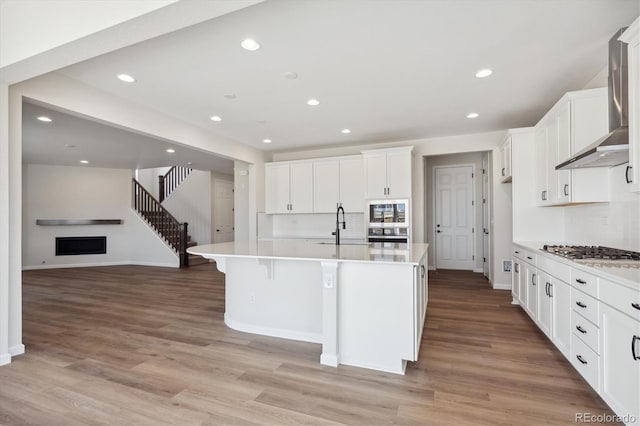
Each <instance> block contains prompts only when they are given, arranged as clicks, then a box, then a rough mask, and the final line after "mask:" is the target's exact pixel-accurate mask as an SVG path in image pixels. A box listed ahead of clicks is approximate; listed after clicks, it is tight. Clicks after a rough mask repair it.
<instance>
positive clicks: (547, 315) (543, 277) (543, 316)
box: [536, 271, 553, 338]
mask: <svg viewBox="0 0 640 426" xmlns="http://www.w3.org/2000/svg"><path fill="white" fill-rule="evenodd" d="M538 283H539V285H538V286H537V287H538V306H537V308H538V312H537V314H536V320H537V322H538V327H539V328H540V330H542V332H543V333H544V334H546V335H547V337H549V338H551V323H552V312H553V310H552V301H551V294H552V293H551V291H553V289H552V288H551V287H552V285H551V276H550V275H549V274H547V273H545V272H543V271H538Z"/></svg>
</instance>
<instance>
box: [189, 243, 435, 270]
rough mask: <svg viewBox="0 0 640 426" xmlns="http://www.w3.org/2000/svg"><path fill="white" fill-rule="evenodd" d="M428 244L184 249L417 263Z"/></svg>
mask: <svg viewBox="0 0 640 426" xmlns="http://www.w3.org/2000/svg"><path fill="white" fill-rule="evenodd" d="M428 247H429V245H428V244H411V243H406V244H405V243H362V244H353V243H351V244H341V245H335V244H330V243H326V242H322V241H309V240H307V241H301V240H270V241H262V240H260V241H241V242H235V241H234V242H228V243H217V244H204V245H201V246H195V247H191V248H189V249H188V250H187V252H188V253H190V254H194V255H198V256H202V257H205V258H208V259H214V258H216V257H245V258H260V259H280V260H309V261H328V260H333V261H337V262H368V263H387V264H411V265H418V264H419V263H420V259H421V258H422V257H423V256H424V255H425V253H426V251H427V248H428Z"/></svg>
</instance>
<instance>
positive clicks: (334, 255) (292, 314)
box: [188, 240, 428, 374]
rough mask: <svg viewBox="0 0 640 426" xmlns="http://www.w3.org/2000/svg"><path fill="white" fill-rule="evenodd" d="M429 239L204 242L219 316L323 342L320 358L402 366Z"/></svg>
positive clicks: (414, 334)
mask: <svg viewBox="0 0 640 426" xmlns="http://www.w3.org/2000/svg"><path fill="white" fill-rule="evenodd" d="M427 248H428V245H427V244H402V243H370V244H367V243H360V244H357V243H351V244H343V245H334V244H328V243H322V242H315V241H308V240H307V241H305V240H272V241H248V242H229V243H219V244H208V245H202V246H196V247H192V248H190V249H189V250H188V252H189V253H191V254H195V255H200V256H203V257H204V258H207V259H213V260H215V261H216V265H217V268H218V270H220V271H221V272H223V273H224V274H225V275H226V281H225V315H224V321H225V324H226V325H227V326H229V327H231V328H233V329H235V330H239V331H244V332H249V333H255V334H261V335H266V336H275V337H282V338H287V339H294V340H301V341H306V342H314V343H321V344H322V355H321V356H320V362H321V363H322V364H324V365H330V366H334V367H336V366H338V365H339V364H346V365H353V366H358V367H364V368H370V369H374V370H381V371H388V372H392V373H397V374H404V371H405V368H406V363H407V361H415V360H417V359H418V352H419V350H420V341H421V338H422V330H423V327H424V320H425V316H426V309H427V274H426V271H425V257H426V253H427Z"/></svg>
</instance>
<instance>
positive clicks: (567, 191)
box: [564, 183, 569, 197]
mask: <svg viewBox="0 0 640 426" xmlns="http://www.w3.org/2000/svg"><path fill="white" fill-rule="evenodd" d="M564 195H566V196H567V197H568V196H569V184H568V183H565V184H564Z"/></svg>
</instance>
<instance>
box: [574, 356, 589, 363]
mask: <svg viewBox="0 0 640 426" xmlns="http://www.w3.org/2000/svg"><path fill="white" fill-rule="evenodd" d="M576 358H578V361H580V362H581V363H583V364H586V363H587V361H585V360H584V358H582V357H581V356H580V355H576Z"/></svg>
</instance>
